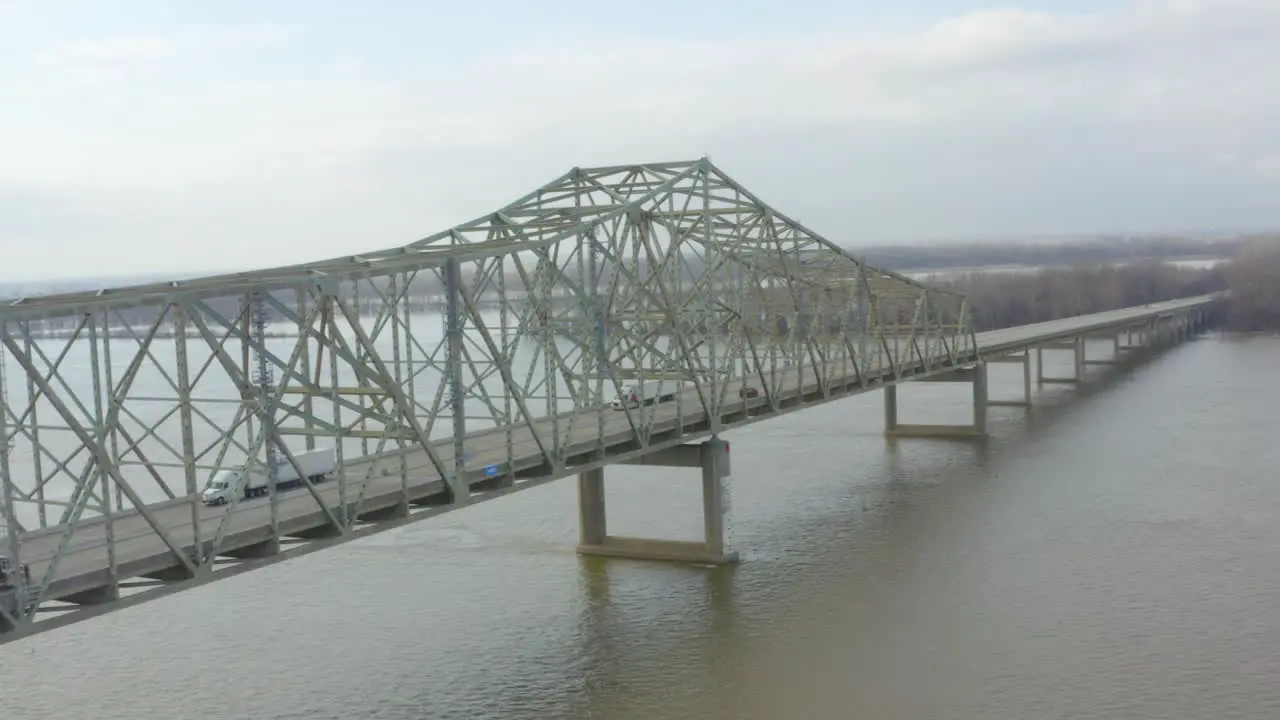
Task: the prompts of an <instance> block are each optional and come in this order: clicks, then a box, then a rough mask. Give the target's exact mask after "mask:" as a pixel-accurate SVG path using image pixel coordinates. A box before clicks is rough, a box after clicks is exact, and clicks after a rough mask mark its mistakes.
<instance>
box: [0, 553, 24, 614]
mask: <svg viewBox="0 0 1280 720" xmlns="http://www.w3.org/2000/svg"><path fill="white" fill-rule="evenodd" d="M30 585H31V568H30V567H29V566H28V565H26V564H25V563H24V564H23V565H22V569H21V571H19V569H18V567H17V566H16V565H15V564H14V563H13V561H12V560H10V559H9V558H7V557H3V556H0V608H4V610H5V611H6V612H8V613H9V614H11V615H16V614H17V612H18V589H19V587H29V586H30Z"/></svg>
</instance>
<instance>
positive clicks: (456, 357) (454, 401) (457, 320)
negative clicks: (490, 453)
mask: <svg viewBox="0 0 1280 720" xmlns="http://www.w3.org/2000/svg"><path fill="white" fill-rule="evenodd" d="M461 285H462V273H461V269H460V268H459V267H458V260H457V259H456V258H452V257H451V258H447V259H445V261H444V291H445V340H446V342H447V343H448V345H447V355H446V360H445V374H446V378H445V382H447V383H448V384H449V412H450V414H451V415H452V416H453V472H454V476H455V477H457V478H458V483H459V484H458V485H457V487H459V488H463V489H465V488H466V487H467V486H466V483H467V479H466V478H467V455H466V442H465V438H466V436H467V396H466V391H465V389H464V387H463V384H462V363H463V357H462V342H463V337H462V297H461V290H462V288H461ZM465 500H466V498H453V502H455V503H458V502H464V501H465Z"/></svg>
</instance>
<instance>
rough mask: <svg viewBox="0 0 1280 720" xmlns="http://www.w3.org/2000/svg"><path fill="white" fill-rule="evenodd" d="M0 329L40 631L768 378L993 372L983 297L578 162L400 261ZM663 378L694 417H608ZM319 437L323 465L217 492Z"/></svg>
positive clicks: (184, 287) (781, 400)
mask: <svg viewBox="0 0 1280 720" xmlns="http://www.w3.org/2000/svg"><path fill="white" fill-rule="evenodd" d="M0 328H2V329H0V340H2V341H3V342H2V345H3V347H4V350H5V355H6V356H7V359H8V360H9V361H10V363H9V365H8V367H9V368H10V370H9V373H8V378H7V383H6V385H5V389H6V391H7V392H5V393H3V394H0V432H2V434H3V435H4V439H7V440H8V444H5V443H3V442H0V476H2V478H0V480H2V482H3V490H4V493H3V495H0V500H2V501H3V502H4V503H5V508H4V509H5V515H4V519H5V521H6V526H7V527H13V528H22V529H20V530H19V531H18V532H14V533H11V534H10V538H9V541H7V547H6V548H4V549H0V552H2V553H5V554H9V555H17V556H18V560H19V561H20V562H22V563H27V564H29V565H30V567H31V570H32V581H31V584H32V585H33V587H32V588H31V589H30V592H29V593H28V595H29V596H30V597H32V598H34V605H33V606H30V607H28V606H23V607H20V608H17V612H16V615H18V616H20V617H16V618H15V619H16V620H17V621H18V622H23V621H25V618H27V617H28V616H30V614H31V611H33V610H41V609H44V608H45V607H46V606H49V605H50V604H51V603H56V602H58V601H60V600H63V599H71V600H74V601H76V602H89V601H90V600H89V599H88V598H90V597H96V596H93V595H92V594H91V593H89V592H88V591H89V590H90V589H92V588H91V587H90V586H91V584H92V582H99V581H101V582H105V583H109V584H111V585H113V586H119V585H121V584H122V583H124V581H125V580H128V579H129V578H131V577H135V576H137V575H145V576H148V577H151V578H154V579H156V581H158V582H182V581H183V580H182V578H197V579H199V578H207V577H209V576H210V574H211V573H213V572H214V570H215V569H216V568H215V562H218V563H222V562H223V561H222V560H219V558H224V557H225V556H228V555H237V556H240V555H243V554H245V553H247V552H249V551H251V550H254V551H257V552H271V551H272V548H273V547H278V545H279V542H280V540H281V538H282V537H287V536H290V535H294V536H310V535H314V534H316V533H320V532H327V533H328V534H330V535H333V534H338V535H348V536H349V535H350V534H351V533H352V531H353V528H355V527H356V526H357V525H358V524H360V523H361V522H363V520H362V519H363V518H366V517H368V516H371V514H373V513H383V512H398V513H401V514H403V513H405V512H409V511H410V510H409V508H410V506H411V505H417V504H422V505H433V504H440V503H445V504H465V503H467V502H469V501H470V500H471V499H472V498H473V497H474V496H475V493H476V492H481V491H483V489H484V488H491V487H494V484H495V483H497V485H498V486H501V485H504V484H505V485H510V484H512V483H517V482H522V481H523V480H524V479H525V478H528V477H531V476H532V477H552V476H558V475H564V474H566V473H568V472H573V471H574V468H575V467H580V466H581V464H582V463H588V462H601V461H603V460H604V459H605V458H607V457H610V456H611V453H614V452H616V451H617V448H619V447H625V448H628V450H627V451H628V452H635V451H637V450H638V449H643V448H645V447H647V446H649V445H650V444H651V443H661V442H666V443H670V442H672V441H673V439H678V438H679V437H682V436H683V434H685V433H697V432H715V431H717V430H719V429H721V428H723V427H729V426H732V425H734V424H739V423H742V422H746V421H749V418H750V417H751V415H749V414H748V413H746V412H745V410H744V409H745V405H744V401H743V400H742V398H741V397H740V393H739V390H740V389H741V388H743V387H745V386H749V387H752V388H755V389H756V390H758V391H759V396H760V398H761V399H760V400H759V401H753V402H754V403H756V404H755V405H753V407H754V408H755V409H753V410H752V413H754V414H755V415H758V414H759V413H761V412H768V411H770V410H772V411H774V412H778V411H782V410H783V409H784V406H785V408H786V409H789V408H791V407H793V406H794V405H795V403H800V402H812V401H814V400H815V399H816V400H821V399H824V398H828V397H832V396H833V395H834V394H835V393H837V392H843V391H846V390H847V388H848V387H850V386H851V385H852V386H862V387H866V386H868V384H869V383H871V382H872V381H873V380H874V379H878V378H880V377H881V376H882V375H884V374H885V373H892V375H893V376H894V377H905V376H906V375H908V374H910V373H912V372H916V371H917V370H918V369H921V368H927V369H930V370H933V369H935V368H940V367H946V366H951V365H955V364H957V363H959V362H961V361H964V360H966V359H968V360H970V361H971V359H972V356H973V334H972V331H971V329H970V326H969V323H968V308H967V306H966V305H965V304H964V301H963V299H962V298H960V297H957V296H954V295H949V294H945V293H941V292H938V291H935V290H933V289H930V288H928V287H926V286H924V285H922V284H920V283H917V282H914V281H912V280H910V279H908V278H905V277H903V276H900V275H896V274H894V273H890V272H886V271H883V270H879V269H876V268H872V267H867V266H864V265H863V264H862V263H860V262H859V261H858V260H857V259H856V258H854V257H852V256H851V255H850V254H849V253H847V252H846V251H845V250H843V249H841V248H840V247H839V246H837V245H836V244H834V243H833V242H831V241H829V240H827V239H825V238H823V237H822V236H820V235H818V234H817V233H815V232H813V231H811V230H809V229H808V228H806V227H804V226H803V225H801V224H800V223H798V222H796V221H795V220H793V219H791V218H788V217H787V216H785V215H784V214H782V213H780V212H779V211H777V210H776V209H774V208H772V207H770V206H769V205H767V204H765V203H764V202H763V201H761V200H760V199H759V198H757V197H756V196H755V195H753V194H751V193H750V192H749V191H747V190H746V189H745V188H743V187H741V186H740V185H738V184H737V183H736V182H735V181H733V180H732V179H731V178H730V177H729V176H728V175H726V174H725V173H723V172H721V171H720V170H719V169H718V168H717V167H715V166H714V165H712V164H711V163H710V162H709V161H707V160H705V159H703V160H697V161H692V162H667V163H653V164H648V165H631V166H617V167H599V168H575V169H573V170H570V171H569V172H567V173H565V174H563V175H561V176H560V177H558V178H556V179H555V180H553V181H552V182H550V183H548V184H547V185H545V186H543V187H541V188H538V189H536V190H534V191H533V192H531V193H529V194H527V195H525V196H524V197H522V198H520V199H519V200H517V201H516V202H514V203H511V204H509V205H507V206H505V207H503V208H501V209H499V210H497V211H495V212H492V213H488V214H486V215H483V216H481V217H478V218H476V219H474V220H471V221H470V222H466V223H463V224H461V225H458V226H455V227H453V228H450V229H448V230H445V231H442V232H439V233H436V234H435V235H431V236H429V237H426V238H423V239H420V240H418V241H416V242H412V243H409V244H407V245H404V246H400V247H395V248H391V249H388V250H381V251H376V252H369V253H361V254H359V255H351V256H347V257H341V258H333V259H329V260H322V261H318V262H310V263H305V264H301V265H295V266H290V267H282V268H273V269H267V270H261V271H256V272H247V273H235V274H230V275H222V276H215V277H208V278H202V279H197V280H190V281H182V282H173V283H155V284H150V285H143V286H137V287H126V288H114V289H108V290H102V291H98V292H88V293H71V294H65V295H57V296H48V297H33V298H17V299H13V300H10V301H7V302H5V303H3V305H0ZM654 383H662V388H663V390H662V392H663V393H664V394H668V395H670V396H671V398H672V399H671V401H670V404H667V403H664V404H663V405H662V406H661V407H663V408H671V407H672V405H674V408H675V409H674V415H673V416H671V417H668V416H662V415H661V413H659V412H658V410H657V407H658V406H650V405H639V406H631V405H630V404H624V406H623V407H622V408H621V409H620V410H614V409H611V408H610V407H609V403H610V401H611V400H613V399H614V398H616V397H618V396H619V394H620V393H621V392H622V391H623V389H624V388H625V387H626V386H628V385H633V384H654ZM664 412H666V411H664ZM664 418H665V419H664ZM673 428H674V429H673ZM673 433H674V435H673ZM317 448H320V449H324V448H333V449H334V456H335V457H336V458H337V459H338V461H339V463H340V464H339V466H338V467H335V468H334V469H333V472H332V473H330V474H329V475H328V476H327V477H325V478H305V479H304V480H303V481H302V482H301V483H299V487H297V488H296V489H287V490H286V489H283V488H280V487H275V486H272V487H271V492H270V493H269V494H268V495H267V496H264V497H239V496H237V497H236V498H235V499H234V500H233V501H232V502H230V503H229V504H227V505H226V506H219V507H206V506H205V505H204V504H203V503H202V502H201V500H200V497H199V496H200V493H201V492H202V490H203V489H204V488H205V487H206V485H207V484H208V483H209V482H210V480H211V479H212V478H213V477H214V476H215V475H217V474H218V473H220V472H221V471H223V470H227V469H243V468H246V467H248V468H250V469H252V468H255V467H256V468H260V469H264V472H267V473H268V474H269V475H270V476H271V477H273V478H278V477H281V476H283V475H288V474H290V471H292V473H293V474H298V473H300V472H301V470H302V468H301V466H300V461H299V457H300V456H301V455H302V453H304V452H305V451H310V450H314V449H317ZM98 570H102V571H103V572H104V573H105V575H103V576H102V577H99V576H98V575H94V573H95V572H97V571H98ZM95 578H96V579H95ZM103 578H105V579H103ZM117 590H118V587H113V588H112V593H114V592H116V591H117ZM108 595H109V596H114V595H113V594H110V593H109V594H108ZM8 610H9V609H6V612H7V611H8ZM9 614H11V615H12V614H14V613H9ZM0 619H3V618H0Z"/></svg>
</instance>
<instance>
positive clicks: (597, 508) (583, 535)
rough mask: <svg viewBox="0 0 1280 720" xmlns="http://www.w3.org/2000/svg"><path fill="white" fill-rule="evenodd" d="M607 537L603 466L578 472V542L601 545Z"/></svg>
mask: <svg viewBox="0 0 1280 720" xmlns="http://www.w3.org/2000/svg"><path fill="white" fill-rule="evenodd" d="M607 537H609V526H608V515H607V513H606V512H605V506H604V468H602V467H600V468H596V469H594V470H588V471H586V472H583V473H578V542H579V544H581V545H603V544H604V541H605V538H607Z"/></svg>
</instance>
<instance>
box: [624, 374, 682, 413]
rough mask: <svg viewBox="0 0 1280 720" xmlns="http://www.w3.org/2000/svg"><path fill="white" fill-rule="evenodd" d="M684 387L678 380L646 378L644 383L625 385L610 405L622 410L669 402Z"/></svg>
mask: <svg viewBox="0 0 1280 720" xmlns="http://www.w3.org/2000/svg"><path fill="white" fill-rule="evenodd" d="M682 389H683V384H682V383H681V382H680V381H678V380H646V381H645V382H642V383H633V384H631V385H623V386H622V391H621V392H619V393H618V397H616V398H614V399H613V402H612V403H610V405H611V407H613V409H614V410H622V409H623V408H627V407H631V408H638V407H640V406H641V405H653V404H654V403H660V402H667V401H668V400H673V399H675V396H676V393H678V392H680V390H682Z"/></svg>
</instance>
